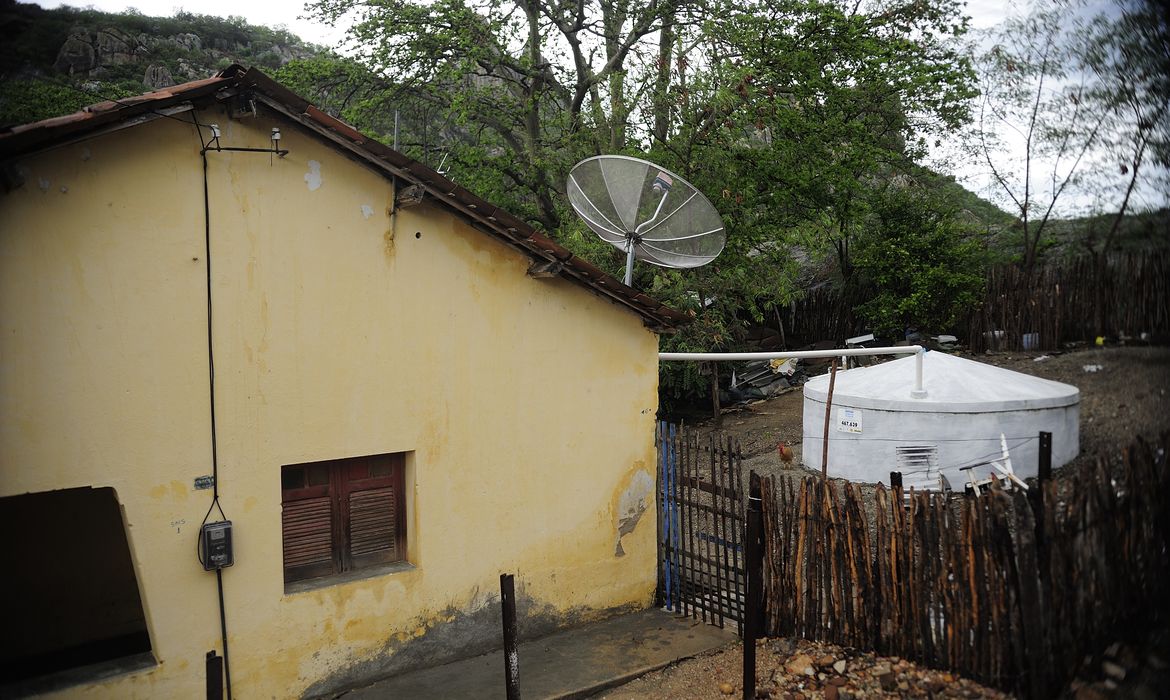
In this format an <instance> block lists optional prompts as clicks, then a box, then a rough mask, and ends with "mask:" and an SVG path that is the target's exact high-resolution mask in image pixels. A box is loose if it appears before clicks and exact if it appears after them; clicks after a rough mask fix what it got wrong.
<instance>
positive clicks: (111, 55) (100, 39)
mask: <svg viewBox="0 0 1170 700" xmlns="http://www.w3.org/2000/svg"><path fill="white" fill-rule="evenodd" d="M95 43H96V44H97V60H98V63H99V64H100V65H103V66H121V65H125V64H127V63H134V62H135V61H137V60H138V53H137V51H136V50H135V49H137V48H138V41H137V40H136V39H135V38H134V37H132V36H130V35H129V34H127V33H126V32H124V31H122V30H121V29H117V28H115V27H107V28H105V29H102V30H99V31H98V33H97V36H96V42H95Z"/></svg>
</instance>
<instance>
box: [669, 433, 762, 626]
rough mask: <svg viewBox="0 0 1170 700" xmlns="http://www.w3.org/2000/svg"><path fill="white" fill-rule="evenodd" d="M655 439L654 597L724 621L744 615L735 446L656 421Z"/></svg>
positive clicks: (741, 524) (740, 485)
mask: <svg viewBox="0 0 1170 700" xmlns="http://www.w3.org/2000/svg"><path fill="white" fill-rule="evenodd" d="M656 442H657V445H658V499H657V500H658V572H659V574H658V602H659V604H660V605H662V606H663V607H665V608H666V609H667V610H672V611H674V612H677V613H679V614H682V615H690V616H691V617H693V618H696V619H697V618H700V617H701V618H702V619H703V621H704V622H709V623H710V624H713V625H718V626H719V627H723V626H724V623H725V621H727V620H731V621H733V622H735V623H736V631H737V632H738V633H739V634H741V635H742V634H743V620H744V586H745V575H744V570H745V567H744V556H743V544H742V542H743V535H744V522H745V516H744V503H745V502H744V495H743V479H742V475H741V472H740V462H741V455H740V450H739V445H738V444H736V443H735V442H734V441H733V440H732V439H730V438H725V437H723V436H720V435H715V434H712V435H708V436H706V437H705V438H704V439H702V440H700V439H699V437H698V436H697V435H695V434H693V433H688V432H686V431H683V430H680V429H679V428H678V427H677V426H674V425H671V424H669V423H665V422H660V423H659V424H658V431H657V438H656Z"/></svg>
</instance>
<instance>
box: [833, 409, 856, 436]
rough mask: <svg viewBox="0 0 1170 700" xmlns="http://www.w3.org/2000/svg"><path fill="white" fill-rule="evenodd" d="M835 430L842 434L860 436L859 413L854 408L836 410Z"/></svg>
mask: <svg viewBox="0 0 1170 700" xmlns="http://www.w3.org/2000/svg"><path fill="white" fill-rule="evenodd" d="M837 430H838V431H840V432H842V433H856V434H858V435H860V434H861V411H859V410H858V409H856V408H838V409H837Z"/></svg>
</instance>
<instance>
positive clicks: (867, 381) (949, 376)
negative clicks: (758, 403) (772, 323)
mask: <svg viewBox="0 0 1170 700" xmlns="http://www.w3.org/2000/svg"><path fill="white" fill-rule="evenodd" d="M922 362H923V367H922V376H923V381H922V385H923V388H924V389H926V396H925V397H924V398H920V399H916V398H913V397H911V395H910V392H911V390H912V389H913V388H914V376H915V371H916V370H915V358H914V356H913V355H910V356H907V357H902V358H899V359H897V360H893V361H892V362H884V363H882V364H879V365H874V366H872V367H858V368H856V369H850V370H845V371H842V372H837V382H836V384H835V385H834V387H833V405H834V406H854V407H857V408H876V409H884V410H894V411H925V412H931V413H983V412H988V411H1022V410H1031V409H1039V408H1054V407H1060V406H1071V405H1073V404H1076V403H1078V402H1079V401H1080V390H1079V389H1077V388H1076V387H1075V386H1072V385H1069V384H1062V383H1060V382H1054V381H1051V380H1048V379H1041V378H1039V377H1033V376H1032V375H1030V374H1023V373H1021V372H1013V371H1012V370H1010V369H1004V368H1002V367H995V366H993V365H989V364H986V363H983V362H977V361H975V360H968V359H966V358H962V357H956V356H954V355H948V354H946V353H943V352H927V353H925V354H924V356H923V358H922ZM828 390H829V375H828V374H824V375H821V376H819V377H814V378H812V379H810V380H809V381H808V382H807V383H806V384H805V385H804V395H805V398H808V399H812V400H814V401H820V402H821V403H824V402H825V399H826V395H827V394H828Z"/></svg>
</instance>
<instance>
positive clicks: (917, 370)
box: [910, 348, 926, 399]
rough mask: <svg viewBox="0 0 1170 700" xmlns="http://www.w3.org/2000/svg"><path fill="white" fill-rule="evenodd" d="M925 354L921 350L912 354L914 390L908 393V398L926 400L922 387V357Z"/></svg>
mask: <svg viewBox="0 0 1170 700" xmlns="http://www.w3.org/2000/svg"><path fill="white" fill-rule="evenodd" d="M925 354H926V350H925V349H923V348H919V349H918V352H917V353H915V354H914V390H913V391H911V392H910V396H911V397H913V398H916V399H923V398H926V389H925V388H923V386H922V357H923V356H924V355H925Z"/></svg>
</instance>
